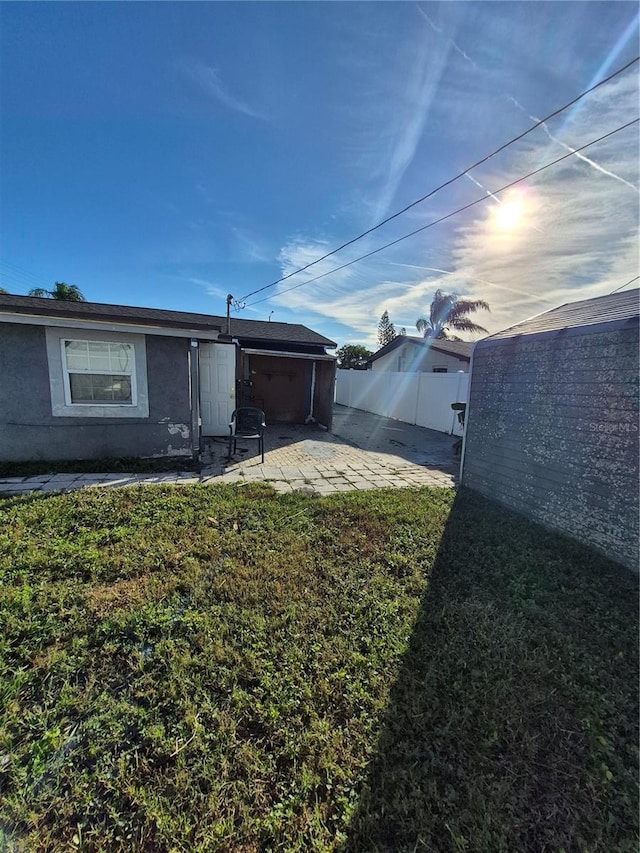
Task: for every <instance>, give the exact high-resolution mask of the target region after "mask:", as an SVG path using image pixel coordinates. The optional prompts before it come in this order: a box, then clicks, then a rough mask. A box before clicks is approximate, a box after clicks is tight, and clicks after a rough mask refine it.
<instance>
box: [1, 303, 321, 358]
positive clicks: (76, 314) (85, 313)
mask: <svg viewBox="0 0 640 853" xmlns="http://www.w3.org/2000/svg"><path fill="white" fill-rule="evenodd" d="M0 311H2V312H4V313H7V314H20V315H34V316H41V317H56V318H63V319H73V320H95V321H101V322H104V321H107V322H111V323H134V324H136V325H140V326H160V327H163V326H164V327H166V328H168V329H194V330H202V331H212V330H213V331H218V332H224V331H225V330H226V323H227V320H226V317H219V316H216V315H213V314H194V313H191V312H188V311H169V310H166V309H164V308H136V307H133V306H130V305H110V304H107V303H102V302H67V301H65V300H60V299H43V298H40V297H37V296H14V295H12V294H8V293H1V294H0ZM231 334H232V336H233V337H237V338H245V339H250V340H256V341H271V342H274V343H276V342H284V343H287V344H307V345H309V344H310V345H315V346H322V347H335V346H336V343H335V341H332V340H330V339H329V338H325V337H324V335H320V334H319V333H318V332H314V331H313V330H312V329H308V328H307V327H306V326H302V325H300V324H299V323H270V322H267V321H266V320H240V319H238V318H236V317H231Z"/></svg>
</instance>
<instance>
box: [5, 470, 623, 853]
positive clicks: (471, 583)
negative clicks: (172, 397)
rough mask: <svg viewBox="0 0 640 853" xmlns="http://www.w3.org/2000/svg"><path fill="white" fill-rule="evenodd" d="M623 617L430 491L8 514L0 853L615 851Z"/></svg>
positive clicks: (222, 491) (539, 545) (199, 491)
mask: <svg viewBox="0 0 640 853" xmlns="http://www.w3.org/2000/svg"><path fill="white" fill-rule="evenodd" d="M636 602H637V583H636V579H635V578H633V577H631V576H630V575H628V574H627V573H625V572H623V571H622V570H620V569H618V568H617V567H616V566H613V565H612V564H610V563H608V562H607V561H606V560H604V559H602V558H600V557H597V556H595V555H593V554H592V553H591V552H588V551H586V550H584V549H581V548H578V547H577V546H574V545H571V544H570V543H567V542H566V540H564V539H562V538H560V537H553V536H549V535H548V534H546V533H544V532H542V531H540V530H539V528H536V527H534V526H531V525H528V524H527V523H526V522H523V521H521V520H518V519H516V518H514V517H513V516H511V515H510V514H508V513H505V512H503V511H501V510H498V509H496V508H494V507H491V505H489V504H488V503H486V502H484V501H482V500H480V499H479V498H477V497H476V496H470V497H469V496H465V495H461V496H458V497H457V498H455V500H454V493H453V492H452V491H450V490H446V489H421V490H380V491H372V492H356V493H342V494H339V495H333V496H330V497H322V498H318V497H315V498H313V499H311V498H308V497H306V496H304V495H301V494H296V493H294V494H289V495H280V496H278V495H275V494H274V492H273V490H272V489H270V488H269V487H268V486H262V485H253V484H248V485H246V486H244V487H243V488H233V487H223V486H215V487H204V486H194V487H182V488H172V487H155V488H153V489H146V490H145V489H144V488H141V487H137V488H130V489H118V490H103V491H101V490H95V491H93V490H92V491H87V492H80V493H74V494H69V495H56V496H41V497H39V498H38V499H34V498H33V497H32V496H31V497H29V498H28V499H21V498H12V499H10V500H6V501H4V502H0V621H1V622H2V624H3V637H2V640H1V641H0V714H1V715H2V716H1V717H0V786H1V791H2V796H1V797H0V827H2V828H0V847H3V849H4V848H6V849H8V850H15V851H30V853H31V851H45V850H46V851H63V850H64V851H67V850H71V849H77V850H83V851H103V850H109V851H160V853H162V852H163V851H167V852H168V851H214V850H215V851H262V850H264V851H267V850H297V851H306V850H323V851H325V850H326V851H331V850H334V851H337V850H345V851H346V850H350V851H362V853H365V851H366V853H369V851H375V850H388V851H401V850H420V849H424V850H438V851H449V850H451V851H463V850H469V851H471V850H483V851H487V853H493V851H511V850H531V851H538V850H546V849H548V850H558V851H559V850H561V849H563V848H564V849H565V850H566V851H570V850H589V851H611V850H623V851H624V850H629V851H630V850H632V849H635V845H636V843H637V822H636V809H635V797H636V793H635V784H636V783H637V748H636V747H637V734H636V730H635V728H634V727H635V725H636V724H637V687H636V685H637V613H636Z"/></svg>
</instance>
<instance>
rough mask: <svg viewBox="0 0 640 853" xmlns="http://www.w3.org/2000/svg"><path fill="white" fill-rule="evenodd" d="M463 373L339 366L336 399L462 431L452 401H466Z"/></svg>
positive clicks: (442, 429)
mask: <svg viewBox="0 0 640 853" xmlns="http://www.w3.org/2000/svg"><path fill="white" fill-rule="evenodd" d="M468 387H469V375H468V374H466V373H453V372H452V373H424V372H417V373H396V372H391V371H384V370H381V371H379V372H378V373H374V372H373V371H371V370H338V371H337V373H336V403H338V405H341V406H350V407H352V408H354V409H362V410H363V411H365V412H373V413H374V414H376V415H382V416H383V417H385V418H395V419H396V420H398V421H404V422H405V423H408V424H418V426H422V427H427V428H428V429H435V430H438V431H439V432H446V433H449V435H462V427H461V425H460V422H459V420H458V414H457V412H455V411H454V410H453V409H452V408H451V404H452V403H465V402H466V400H467V390H468Z"/></svg>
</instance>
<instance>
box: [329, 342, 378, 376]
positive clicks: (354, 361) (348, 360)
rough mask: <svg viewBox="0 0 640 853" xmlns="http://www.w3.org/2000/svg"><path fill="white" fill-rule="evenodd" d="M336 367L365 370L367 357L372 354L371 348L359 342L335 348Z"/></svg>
mask: <svg viewBox="0 0 640 853" xmlns="http://www.w3.org/2000/svg"><path fill="white" fill-rule="evenodd" d="M336 355H337V356H338V367H339V368H341V369H342V370H366V369H367V359H368V358H369V356H372V355H373V353H372V352H371V350H368V349H367V348H366V347H362V346H360V345H359V344H345V345H344V346H343V347H340V349H338V350H336Z"/></svg>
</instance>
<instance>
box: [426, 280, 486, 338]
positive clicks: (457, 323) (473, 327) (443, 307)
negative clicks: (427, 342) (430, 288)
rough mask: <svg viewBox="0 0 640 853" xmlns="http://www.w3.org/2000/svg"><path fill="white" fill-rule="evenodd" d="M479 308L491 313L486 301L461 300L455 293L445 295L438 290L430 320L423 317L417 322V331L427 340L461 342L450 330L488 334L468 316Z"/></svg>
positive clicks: (432, 305)
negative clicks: (445, 339)
mask: <svg viewBox="0 0 640 853" xmlns="http://www.w3.org/2000/svg"><path fill="white" fill-rule="evenodd" d="M479 308H484V309H485V310H486V311H489V310H490V308H489V304H488V303H487V302H485V301H484V299H460V298H459V297H458V296H457V295H456V294H455V293H443V292H442V291H441V290H440V289H438V290H436V292H435V294H434V296H433V302H432V303H431V308H430V309H429V319H428V320H426V319H424V318H423V317H421V318H420V319H419V320H418V321H417V322H416V329H417V330H418V331H419V332H422V335H423V337H425V338H439V339H440V340H442V339H443V338H448V339H449V340H460V338H456V336H455V335H449V334H448V331H449V329H455V330H456V331H457V332H471V333H472V334H478V332H486V331H487V330H486V329H485V328H484V326H480V325H478V323H474V322H473V320H470V319H469V318H468V317H467V316H466V315H467V314H473V312H474V311H477V310H478V309H479Z"/></svg>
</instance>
